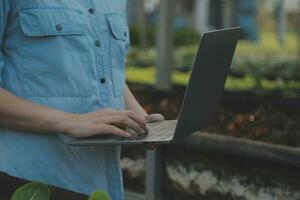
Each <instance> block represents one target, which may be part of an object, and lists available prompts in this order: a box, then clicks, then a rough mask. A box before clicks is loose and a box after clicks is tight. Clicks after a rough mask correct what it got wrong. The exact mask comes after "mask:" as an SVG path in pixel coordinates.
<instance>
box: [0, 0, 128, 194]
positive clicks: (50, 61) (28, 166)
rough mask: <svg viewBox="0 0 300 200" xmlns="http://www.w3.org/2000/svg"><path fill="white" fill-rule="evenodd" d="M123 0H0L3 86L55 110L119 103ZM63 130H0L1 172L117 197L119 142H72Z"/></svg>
mask: <svg viewBox="0 0 300 200" xmlns="http://www.w3.org/2000/svg"><path fill="white" fill-rule="evenodd" d="M125 8H126V0H101V1H97V0H1V1H0V47H1V51H0V72H1V78H0V83H1V87H3V88H4V89H6V90H8V91H10V92H12V93H13V94H15V95H17V96H19V97H21V98H23V99H27V100H29V101H32V102H34V103H37V104H40V105H44V106H48V107H51V108H54V109H58V110H62V111H65V112H73V113H86V112H91V111H96V110H99V109H102V108H114V109H123V108H124V98H123V92H124V84H125V79H124V57H125V55H126V52H127V49H128V46H129V34H128V26H127V21H126V17H125V10H126V9H125ZM70 139H71V138H69V137H67V136H66V135H64V134H62V133H57V134H48V135H47V134H33V133H23V132H17V131H12V130H5V129H0V171H3V172H6V173H8V174H10V175H12V176H16V177H20V178H25V179H28V180H35V181H41V182H44V183H47V184H51V185H55V186H59V187H63V188H66V189H70V190H74V191H77V192H81V193H85V194H90V193H91V192H93V191H95V190H97V189H100V190H104V191H106V192H108V193H109V195H110V196H111V198H112V199H113V200H116V199H123V189H122V188H123V187H122V177H121V175H122V174H121V170H120V165H119V159H120V147H117V146H111V147H102V146H100V147H70V146H68V145H67V142H68V141H69V140H70Z"/></svg>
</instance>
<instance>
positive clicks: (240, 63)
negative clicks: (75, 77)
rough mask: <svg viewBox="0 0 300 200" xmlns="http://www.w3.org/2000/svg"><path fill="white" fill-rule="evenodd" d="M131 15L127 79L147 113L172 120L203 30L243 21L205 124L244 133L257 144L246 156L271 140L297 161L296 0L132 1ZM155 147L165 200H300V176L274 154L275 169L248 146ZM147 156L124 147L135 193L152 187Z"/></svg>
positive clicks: (299, 52) (214, 131) (299, 62)
mask: <svg viewBox="0 0 300 200" xmlns="http://www.w3.org/2000/svg"><path fill="white" fill-rule="evenodd" d="M127 13H128V23H129V27H130V40H131V47H130V49H129V52H128V56H127V66H126V79H127V82H128V84H129V85H130V87H131V89H132V90H133V92H134V94H135V95H136V97H137V99H138V100H139V102H140V103H141V104H142V105H143V106H144V108H145V109H146V110H147V112H149V113H154V112H160V113H162V114H163V115H164V116H165V117H166V119H175V118H176V117H177V115H178V111H179V108H180V103H181V101H182V98H183V94H184V91H185V87H186V84H187V82H188V78H189V75H190V70H191V66H192V64H193V59H194V56H195V53H196V51H197V48H198V46H199V42H200V38H201V34H202V33H203V32H206V31H211V30H216V29H222V28H229V27H236V26H240V27H242V28H243V35H242V39H241V41H240V42H239V44H238V47H237V49H236V54H235V57H234V60H233V63H232V67H231V71H230V74H229V77H228V78H227V82H226V87H225V91H224V96H223V99H222V103H221V107H220V109H219V111H218V115H217V117H216V119H215V121H214V122H213V123H212V124H211V125H210V126H209V127H207V128H206V129H205V130H201V131H202V132H205V133H207V134H211V135H220V136H222V138H223V140H224V141H225V142H226V141H227V139H228V138H229V139H232V138H238V139H240V140H237V141H236V142H235V143H236V144H237V145H240V144H243V142H245V141H246V142H248V141H250V143H249V145H250V146H249V149H247V152H248V154H249V153H250V154H251V152H254V151H255V150H257V149H259V148H258V147H257V144H262V146H264V145H266V146H267V147H270V149H271V150H270V151H271V153H270V154H272V153H273V154H274V155H275V154H276V153H274V152H277V153H278V152H279V153H278V154H280V155H281V153H282V154H286V157H284V156H283V157H284V158H281V161H282V160H284V159H287V160H288V161H290V162H289V164H290V165H291V166H290V167H292V168H293V167H294V168H295V169H297V167H299V166H300V164H299V162H300V153H299V151H298V149H299V147H300V112H299V111H300V1H299V0H161V1H159V0H128V8H127ZM200 45H201V44H200ZM216 59H217V55H216ZM203 98H205V97H203ZM199 112H201V111H199ZM223 136H224V137H223ZM223 140H222V141H223ZM222 141H220V143H221V144H222ZM224 141H223V143H224ZM247 144H248V143H247ZM199 145H200V144H199ZM213 145H219V143H218V144H211V146H210V148H211V149H214V146H213ZM251 145H252V146H251ZM268 145H269V146H268ZM205 148H206V149H205ZM247 148H248V147H247ZM278 148H279V150H278ZM280 148H283V150H282V149H280ZM158 149H159V150H157V151H159V152H160V153H161V154H162V155H163V159H160V160H158V162H162V163H163V167H162V172H163V174H164V175H163V178H162V180H161V183H162V186H161V188H162V189H161V190H162V191H163V194H162V196H163V197H164V198H165V199H300V189H299V188H298V187H299V186H298V185H299V181H298V182H297V179H296V177H297V175H296V174H297V173H298V174H300V173H299V172H297V170H295V169H293V170H294V171H293V170H292V169H291V168H287V167H286V168H285V169H288V170H286V171H289V172H290V173H291V175H290V174H288V173H286V172H282V171H281V170H282V169H281V168H280V169H279V168H276V166H281V165H280V164H282V163H280V162H279V161H278V160H276V158H273V157H272V156H271V157H269V158H270V162H271V163H272V162H273V165H270V166H271V167H270V166H269V165H268V164H266V165H265V162H264V158H261V159H262V160H259V159H257V157H255V156H254V157H255V158H252V157H251V156H250V157H251V159H253V161H252V160H251V159H250V157H248V156H249V155H248V154H247V153H246V154H243V155H240V156H236V155H233V154H232V153H227V154H226V153H225V154H224V152H220V151H218V150H215V151H214V152H212V151H211V150H209V148H208V147H203V148H200V149H198V148H197V147H192V146H184V145H182V146H180V145H179V146H176V145H164V146H163V147H160V148H158ZM161 149H162V150H161ZM216 149H217V146H216ZM225 149H226V148H225ZM275 150H276V151H275ZM257 151H259V152H258V154H259V153H261V154H264V152H263V151H262V150H257ZM286 151H288V153H287V152H286ZM294 151H295V152H294ZM291 152H292V153H294V154H293V155H294V156H296V157H293V158H294V159H295V160H296V161H295V160H294V161H295V162H294V163H293V162H292V161H291V160H289V159H290V157H289V156H290V154H289V153H291ZM251 155H252V154H251ZM297 156H298V157H297ZM272 159H275V160H272ZM297 159H298V161H297ZM146 160H147V153H146V151H145V150H144V149H143V148H142V147H125V148H124V150H123V158H122V166H123V171H124V182H125V187H126V188H127V189H128V190H132V191H136V192H140V193H144V192H145V188H147V186H146V184H145V182H146V179H147V178H146V175H145V172H146V169H147V168H146ZM250 160H251V161H250ZM277 161H278V162H279V163H277ZM291 162H292V163H291ZM262 163H263V165H264V166H261V164H262ZM274 163H277V164H274ZM269 164H270V163H269ZM282 165H284V166H285V164H282ZM298 169H299V168H298ZM293 174H294V176H293ZM282 177H285V178H282ZM287 177H294V179H295V180H294V181H292V183H290V182H289V181H285V179H287ZM288 179H290V178H288ZM298 180H300V179H299V177H298ZM146 192H147V191H146Z"/></svg>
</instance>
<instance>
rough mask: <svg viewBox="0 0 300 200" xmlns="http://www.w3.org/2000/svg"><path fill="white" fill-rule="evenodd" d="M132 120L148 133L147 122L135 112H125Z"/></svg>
mask: <svg viewBox="0 0 300 200" xmlns="http://www.w3.org/2000/svg"><path fill="white" fill-rule="evenodd" d="M123 112H124V113H125V114H126V115H127V116H128V117H130V119H132V120H133V121H135V122H136V123H138V124H139V126H140V127H141V128H142V129H143V130H145V132H146V133H148V128H147V127H146V120H145V119H144V118H143V117H141V116H140V115H138V114H137V113H135V112H133V111H123Z"/></svg>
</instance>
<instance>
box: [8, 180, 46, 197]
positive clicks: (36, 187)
mask: <svg viewBox="0 0 300 200" xmlns="http://www.w3.org/2000/svg"><path fill="white" fill-rule="evenodd" d="M11 200H50V190H49V188H48V186H47V185H45V184H43V183H38V182H31V183H27V184H25V185H23V186H21V187H19V188H18V189H17V190H16V191H15V193H14V194H13V196H12V198H11Z"/></svg>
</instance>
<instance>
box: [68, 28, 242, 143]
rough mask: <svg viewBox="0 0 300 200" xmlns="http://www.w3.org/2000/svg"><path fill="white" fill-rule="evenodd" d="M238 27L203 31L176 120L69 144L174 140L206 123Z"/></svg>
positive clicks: (222, 81)
mask: <svg viewBox="0 0 300 200" xmlns="http://www.w3.org/2000/svg"><path fill="white" fill-rule="evenodd" d="M240 35H241V28H230V29H222V30H217V31H211V32H206V33H204V34H203V35H202V37H201V42H200V46H199V49H198V52H197V54H196V57H195V60H194V64H193V68H192V72H191V75H190V79H189V82H188V85H187V89H186V91H185V95H184V99H183V102H182V105H181V108H180V112H179V115H178V120H164V121H159V122H154V123H148V124H147V127H148V130H149V133H148V134H143V135H139V134H136V133H135V132H134V131H131V130H130V131H129V133H130V134H131V137H128V138H125V137H120V136H115V135H101V136H93V137H90V138H84V139H74V140H72V141H71V142H70V143H69V145H75V146H97V145H130V144H147V143H154V144H160V143H170V142H178V141H180V140H182V139H184V138H186V137H188V136H190V135H191V134H193V133H195V132H196V131H199V130H201V129H202V128H204V127H207V126H208V125H209V123H210V122H211V121H212V120H213V119H214V117H215V115H216V112H217V109H218V105H219V102H220V100H221V97H222V93H223V90H224V86H225V81H226V77H227V74H228V72H229V69H230V65H231V62H232V58H233V55H234V51H235V48H236V45H237V42H238V40H239V38H240Z"/></svg>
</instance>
